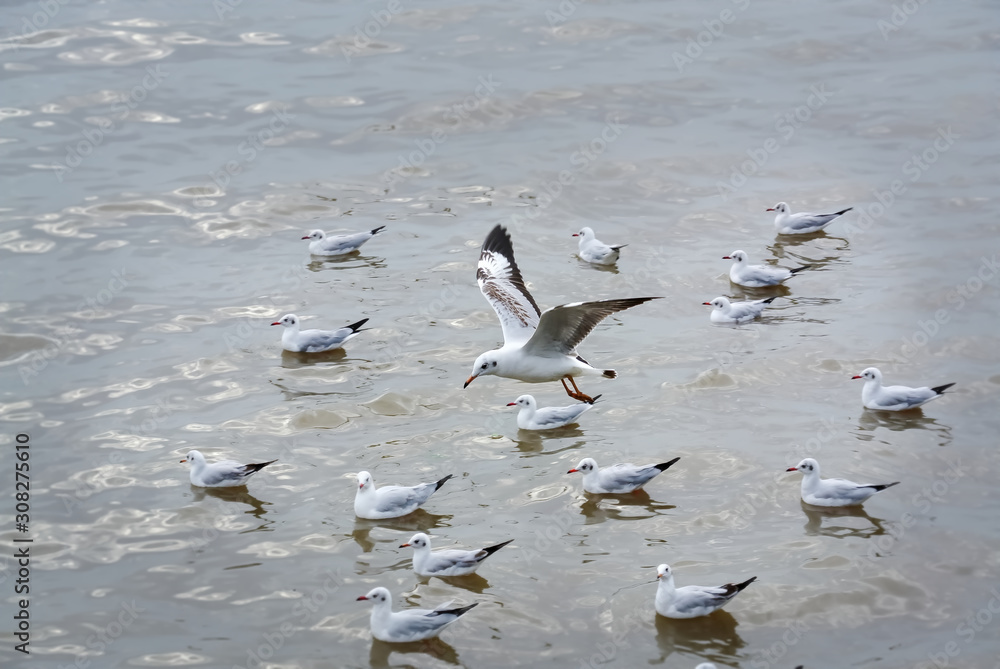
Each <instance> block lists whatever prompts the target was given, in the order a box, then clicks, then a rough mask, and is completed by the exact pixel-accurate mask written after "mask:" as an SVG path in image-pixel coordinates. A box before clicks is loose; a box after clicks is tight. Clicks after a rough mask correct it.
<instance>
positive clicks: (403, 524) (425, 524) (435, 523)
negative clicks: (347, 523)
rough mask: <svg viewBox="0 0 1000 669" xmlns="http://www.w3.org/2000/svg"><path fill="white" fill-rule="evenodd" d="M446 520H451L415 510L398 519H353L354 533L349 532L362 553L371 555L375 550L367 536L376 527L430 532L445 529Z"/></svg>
mask: <svg viewBox="0 0 1000 669" xmlns="http://www.w3.org/2000/svg"><path fill="white" fill-rule="evenodd" d="M448 520H451V516H447V515H442V516H437V515H434V514H432V513H428V512H427V511H425V510H424V509H417V510H416V511H414V512H413V513H408V514H406V515H405V516H402V517H400V518H385V519H383V520H367V519H365V518H355V519H354V531H353V532H351V536H352V537H353V538H354V541H355V542H357V544H358V546H361V550H362V551H363V552H365V553H371V552H372V549H373V548H375V542H374V541H372V540H371V538H370V537H369V535H370V534H371V531H372V530H374V529H375V528H377V527H382V528H385V529H389V530H395V531H397V532H410V533H415V532H430V531H431V530H432V529H434V528H436V527H447V526H448V523H447V522H446V521H448Z"/></svg>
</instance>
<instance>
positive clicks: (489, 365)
mask: <svg viewBox="0 0 1000 669" xmlns="http://www.w3.org/2000/svg"><path fill="white" fill-rule="evenodd" d="M498 358H499V356H498V355H497V351H486V353H483V354H482V355H481V356H479V357H478V358H476V363H475V364H474V365H472V376H470V377H469V378H468V379H466V381H465V385H464V386H462V387H463V388H468V387H469V384H470V383H472V382H473V381H474V380H475V379H476V377H479V376H489V375H490V374H496V373H497V371H498V367H497V363H498V362H499V360H498Z"/></svg>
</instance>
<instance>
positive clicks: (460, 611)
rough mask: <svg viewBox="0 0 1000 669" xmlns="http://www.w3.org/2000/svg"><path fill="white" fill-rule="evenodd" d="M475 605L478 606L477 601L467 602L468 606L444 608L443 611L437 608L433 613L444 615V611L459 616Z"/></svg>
mask: <svg viewBox="0 0 1000 669" xmlns="http://www.w3.org/2000/svg"><path fill="white" fill-rule="evenodd" d="M477 606H479V602H476V603H475V604H469V605H468V606H460V607H458V608H457V609H445V610H443V611H438V610H436V609H435V611H434V614H435V615H438V616H442V615H444V614H446V613H450V614H452V615H453V616H460V615H462V614H463V613H465V612H466V611H468V610H469V609H472V608H475V607H477Z"/></svg>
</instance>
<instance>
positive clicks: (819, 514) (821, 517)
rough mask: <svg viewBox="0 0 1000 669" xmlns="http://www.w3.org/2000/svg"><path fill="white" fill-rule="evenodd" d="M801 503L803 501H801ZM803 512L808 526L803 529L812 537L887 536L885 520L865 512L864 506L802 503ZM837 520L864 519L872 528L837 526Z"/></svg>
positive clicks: (866, 537) (865, 537)
mask: <svg viewBox="0 0 1000 669" xmlns="http://www.w3.org/2000/svg"><path fill="white" fill-rule="evenodd" d="M800 501H801V500H800ZM801 505H802V511H803V512H804V513H805V514H806V524H805V525H803V526H802V527H803V528H804V529H805V531H806V534H808V535H810V536H815V535H820V536H825V537H835V538H837V539H844V538H847V537H858V538H862V539H870V538H871V537H877V536H880V535H883V534H885V532H886V530H885V528H884V527H883V526H882V523H884V522H885V519H884V518H875V517H873V516H871V515H869V514H868V512H867V511H865V508H864V507H863V506H844V507H819V506H813V505H811V504H806V503H805V502H801ZM837 518H863V519H865V520H866V521H868V522H869V523H871V526H870V527H869V526H867V525H865V526H862V527H850V526H848V525H845V524H835V523H836V520H834V519H837Z"/></svg>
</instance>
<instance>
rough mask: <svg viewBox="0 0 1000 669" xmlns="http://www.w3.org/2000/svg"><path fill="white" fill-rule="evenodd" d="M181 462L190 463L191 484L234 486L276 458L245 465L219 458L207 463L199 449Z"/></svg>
mask: <svg viewBox="0 0 1000 669" xmlns="http://www.w3.org/2000/svg"><path fill="white" fill-rule="evenodd" d="M181 462H190V463H191V485H196V486H199V487H202V488H235V487H237V486H242V485H246V484H247V480H248V479H249V478H250V477H251V476H253V475H254V474H256V473H257V472H259V471H260V470H261V469H263V468H264V467H267V466H268V465H269V464H271V463H273V462H277V460H270V461H268V462H258V463H254V464H249V465H245V464H243V463H242V462H236V461H234V460H220V461H219V462H213V463H212V464H208V463H207V462H205V456H204V455H202V454H201V451H191V452H189V453H188V454H187V457H186V458H184V459H183V460H181Z"/></svg>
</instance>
